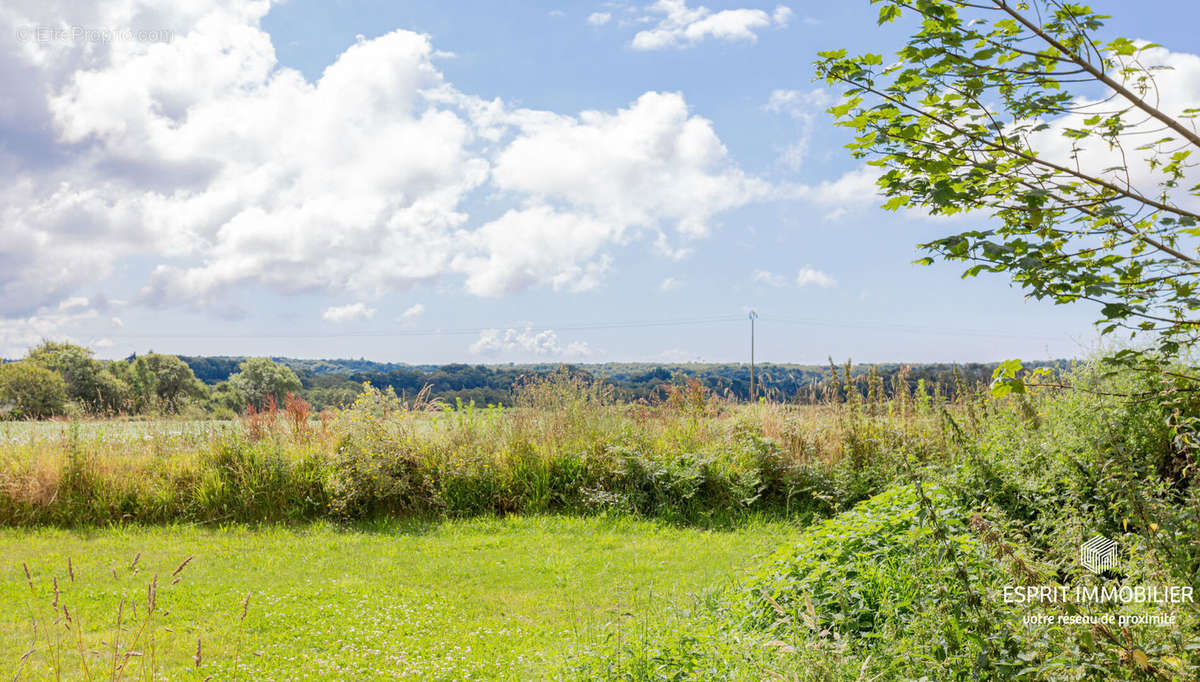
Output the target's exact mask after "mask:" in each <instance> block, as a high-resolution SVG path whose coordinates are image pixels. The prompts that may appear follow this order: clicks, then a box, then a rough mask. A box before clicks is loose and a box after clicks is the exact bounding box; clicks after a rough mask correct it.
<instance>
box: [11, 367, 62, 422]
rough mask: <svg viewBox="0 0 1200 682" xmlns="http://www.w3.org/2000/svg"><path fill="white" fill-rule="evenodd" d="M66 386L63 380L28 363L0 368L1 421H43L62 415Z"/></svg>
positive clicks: (46, 370) (44, 369) (53, 373)
mask: <svg viewBox="0 0 1200 682" xmlns="http://www.w3.org/2000/svg"><path fill="white" fill-rule="evenodd" d="M66 403H67V385H66V382H64V381H63V379H62V377H61V376H59V375H58V374H56V373H55V372H52V371H50V370H48V369H46V368H44V367H41V366H39V365H36V364H34V363H32V362H29V361H27V360H25V361H21V362H9V363H4V364H0V417H3V416H7V417H9V418H13V419H45V418H47V417H53V416H55V415H59V414H63V412H64V411H65V409H66Z"/></svg>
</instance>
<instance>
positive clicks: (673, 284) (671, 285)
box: [658, 277, 683, 291]
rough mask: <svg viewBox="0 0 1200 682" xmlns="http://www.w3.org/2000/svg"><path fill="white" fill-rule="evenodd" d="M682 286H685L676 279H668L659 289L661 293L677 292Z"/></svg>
mask: <svg viewBox="0 0 1200 682" xmlns="http://www.w3.org/2000/svg"><path fill="white" fill-rule="evenodd" d="M681 286H683V282H680V281H679V280H677V279H675V278H674V277H667V278H665V279H664V280H663V281H662V283H661V284H659V285H658V289H659V291H675V290H676V289H678V288H679V287H681Z"/></svg>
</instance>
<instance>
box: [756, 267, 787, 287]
mask: <svg viewBox="0 0 1200 682" xmlns="http://www.w3.org/2000/svg"><path fill="white" fill-rule="evenodd" d="M754 281H755V282H758V283H760V284H766V285H767V286H771V287H782V286H785V285H786V284H787V278H786V277H784V276H783V275H777V274H775V273H773V272H770V271H769V270H755V271H754Z"/></svg>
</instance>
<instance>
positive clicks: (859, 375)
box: [179, 355, 1070, 408]
mask: <svg viewBox="0 0 1200 682" xmlns="http://www.w3.org/2000/svg"><path fill="white" fill-rule="evenodd" d="M179 358H180V359H181V360H183V361H184V362H186V363H187V364H188V366H190V367H191V368H192V371H193V372H195V374H196V377H197V378H198V379H200V380H201V381H203V382H204V383H205V384H208V385H210V386H212V385H216V384H218V383H220V382H223V381H226V380H228V379H229V377H230V375H232V374H234V373H236V372H237V371H238V366H239V364H240V363H241V362H243V361H244V360H245V359H246V358H241V357H203V356H198V357H191V356H183V355H181V356H179ZM272 360H274V361H275V362H277V363H279V364H282V365H285V366H287V367H289V368H291V369H292V370H293V371H294V372H295V373H296V375H297V376H298V377H299V378H300V382H301V384H302V386H303V391H302V394H303V396H304V397H305V398H307V399H308V400H309V401H310V402H311V403H313V405H314V406H315V407H318V408H322V407H336V406H339V405H343V404H347V403H349V402H351V401H353V399H354V397H355V396H356V395H357V394H358V392H359V390H360V389H361V386H362V384H363V383H364V382H370V383H371V384H372V385H374V386H377V387H380V388H384V387H391V388H393V389H395V391H396V393H397V394H400V395H409V396H411V395H415V394H416V393H417V392H419V391H421V390H422V389H423V388H425V387H426V386H429V387H430V391H431V394H432V396H433V397H436V398H440V399H442V400H444V401H446V402H449V403H452V404H453V403H454V402H455V401H457V400H461V401H462V402H463V403H469V402H472V401H474V403H475V404H476V405H481V406H482V405H488V404H511V403H512V402H513V388H514V386H516V385H517V384H518V382H519V381H520V380H521V379H522V377H530V376H531V375H537V374H542V373H546V372H551V371H555V370H556V369H558V368H560V367H562V366H563V365H561V364H549V363H547V364H507V365H467V364H447V365H407V364H397V363H379V362H371V361H368V360H299V359H295V358H284V357H275V358H272ZM1069 364H1070V363H1069V361H1067V360H1056V361H1052V362H1043V363H1037V362H1034V363H1026V366H1027V367H1044V366H1049V367H1054V368H1066V367H1067V366H1068V365H1069ZM569 368H570V370H571V371H572V372H575V373H580V374H584V375H587V376H590V377H593V378H596V379H601V380H603V381H605V382H606V383H608V384H610V385H611V386H612V387H613V391H614V394H615V397H616V398H617V399H619V400H624V401H636V400H645V401H650V402H654V401H658V400H662V399H663V398H665V397H666V395H667V393H668V390H669V389H668V387H669V386H682V385H684V384H686V383H687V382H688V381H689V380H695V381H698V382H700V384H702V385H703V386H704V387H705V388H707V389H709V390H710V391H712V392H713V393H714V394H716V395H718V396H721V397H726V398H731V399H735V400H747V399H749V397H750V366H749V365H748V364H737V363H728V364H701V363H687V364H655V363H619V362H610V363H600V364H584V365H569ZM995 368H996V363H965V364H961V365H956V364H948V363H937V364H911V365H906V364H898V363H888V364H877V365H865V364H858V365H853V366H852V367H851V368H850V374H851V376H852V377H854V378H855V381H854V383H855V386H856V388H857V390H859V391H861V392H863V393H865V392H866V391H868V390H870V386H871V384H872V383H875V384H877V385H881V386H882V390H883V391H884V392H885V393H887V394H890V393H891V391H892V387H893V386H895V385H896V382H897V380H898V376H899V375H900V373H901V372H903V373H904V377H905V381H906V383H907V384H908V385H909V387H910V389H915V388H916V387H917V386H918V385H920V384H921V383H922V382H923V383H924V385H925V387H926V389H927V390H928V391H930V392H931V393H934V392H936V393H938V394H940V395H944V396H946V397H948V398H952V397H954V395H955V394H956V392H957V391H958V390H960V389H961V387H964V386H972V387H974V386H978V385H979V384H980V383H985V382H987V381H989V380H990V379H991V376H992V371H993V370H994V369H995ZM844 370H845V367H844V366H839V367H838V373H839V375H843V376H844V374H843V372H844ZM755 376H756V383H757V386H758V395H759V396H765V397H767V398H769V399H771V400H776V401H787V402H801V403H810V402H820V401H821V400H824V399H825V397H826V393H825V392H826V391H828V390H830V387H831V386H832V385H833V384H834V383H835V382H831V381H830V378H831V377H832V376H833V370H832V368H831V366H830V365H825V366H820V365H787V364H773V363H764V364H759V365H756V366H755ZM876 377H877V378H878V379H877V380H876V379H875V378H876ZM837 383H839V384H840V382H837ZM837 390H838V391H839V392H840V391H841V390H842V389H841V388H840V387H839V388H838V389H837Z"/></svg>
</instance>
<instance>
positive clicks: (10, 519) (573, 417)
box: [0, 370, 976, 525]
mask: <svg viewBox="0 0 1200 682" xmlns="http://www.w3.org/2000/svg"><path fill="white" fill-rule="evenodd" d="M868 380H869V379H868ZM517 395H518V400H517V401H516V404H515V406H513V407H487V408H478V407H476V406H475V405H473V404H462V403H459V404H457V405H454V406H450V405H446V404H443V403H440V402H437V401H430V400H429V399H428V394H427V393H422V394H420V395H418V396H415V397H413V398H412V399H409V400H402V399H401V398H399V397H398V396H396V395H395V394H394V393H393V392H391V391H381V390H379V389H377V388H374V387H372V386H369V385H367V386H364V388H363V391H362V393H361V394H360V395H359V397H358V399H357V400H356V401H355V403H354V404H353V405H352V406H350V407H349V408H347V409H345V410H342V411H340V412H338V413H323V414H322V415H320V418H319V419H317V418H315V417H313V416H312V415H311V414H309V411H308V408H307V405H306V404H304V403H303V401H297V400H289V401H288V402H287V404H286V405H285V409H283V410H276V409H268V410H265V411H262V412H253V413H248V414H247V415H246V416H244V417H243V418H242V421H241V422H240V423H238V424H233V425H220V426H214V427H213V428H209V429H191V430H184V431H178V432H177V431H175V430H172V429H170V428H153V427H148V428H147V429H146V430H145V431H143V432H137V431H134V432H132V434H133V435H126V436H125V437H112V435H111V434H109V433H106V432H105V431H104V430H103V429H97V428H94V427H92V428H79V427H78V425H75V424H71V425H67V426H64V427H63V428H62V429H61V431H60V432H59V433H58V434H57V435H55V436H53V437H35V436H33V435H30V436H28V437H27V438H23V439H12V440H10V441H9V442H8V443H7V444H6V445H5V447H4V448H3V452H2V454H0V523H3V524H8V525H25V524H58V525H88V524H106V523H112V522H146V523H159V522H175V521H189V522H224V521H289V520H303V519H313V518H319V517H330V518H336V519H355V518H366V517H374V516H380V515H451V516H464V515H472V514H495V513H514V512H571V513H576V512H598V511H620V512H626V513H633V514H641V515H653V516H659V517H664V518H667V519H670V520H674V521H680V522H696V521H705V520H712V519H714V518H716V517H720V516H728V515H730V514H738V513H742V512H747V511H778V512H783V513H806V514H826V513H831V512H835V511H838V510H841V509H845V508H847V507H849V506H850V505H852V504H854V503H855V502H857V501H859V500H861V499H864V498H865V497H867V496H869V495H871V494H873V493H875V492H878V491H879V490H881V489H882V488H883V487H884V486H885V485H886V484H887V483H888V482H889V481H891V480H892V479H894V478H895V476H897V475H898V474H899V472H900V471H901V462H902V461H903V460H904V459H905V458H908V457H915V458H917V459H920V460H927V459H947V458H949V457H951V455H952V453H951V450H952V449H953V447H954V442H955V441H954V439H955V437H956V436H955V434H956V429H961V427H960V425H959V423H960V422H966V421H969V417H967V416H966V415H967V414H968V413H969V412H970V411H971V410H973V409H976V408H974V407H971V405H972V403H971V401H970V400H967V399H965V398H964V399H961V400H960V401H959V402H958V403H957V404H947V403H946V402H945V401H944V400H943V399H941V398H940V397H939V396H936V395H931V394H929V393H927V392H925V391H923V390H918V391H916V392H915V393H911V392H909V391H903V392H902V393H900V394H897V395H896V397H895V398H893V399H890V400H885V399H884V397H883V395H884V392H883V391H866V392H865V397H863V392H860V391H859V390H844V391H843V390H838V391H832V390H831V391H830V392H829V398H828V400H827V401H826V402H825V404H823V405H817V406H809V405H806V406H800V405H788V404H781V403H772V402H767V401H762V402H760V403H758V404H755V405H741V404H736V403H732V402H728V401H724V400H720V399H718V398H716V397H715V396H713V395H710V394H709V393H707V392H706V391H705V389H704V388H703V387H701V386H700V385H699V384H692V385H689V386H687V387H684V388H681V389H676V390H674V391H672V392H671V393H670V395H669V397H668V398H667V400H665V401H663V402H662V403H660V404H620V403H617V402H615V401H614V400H613V397H612V395H611V393H610V389H608V388H607V387H606V386H605V385H604V384H602V383H599V382H595V381H591V380H589V379H587V378H585V377H581V376H578V375H573V374H571V373H569V372H567V371H565V370H564V371H562V372H559V373H557V374H553V375H550V376H543V377H539V378H535V379H531V380H529V381H527V382H525V383H524V384H523V385H522V386H520V388H519V389H518V393H517ZM952 415H957V416H952ZM125 433H126V434H129V433H131V432H128V431H126V432H125Z"/></svg>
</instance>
